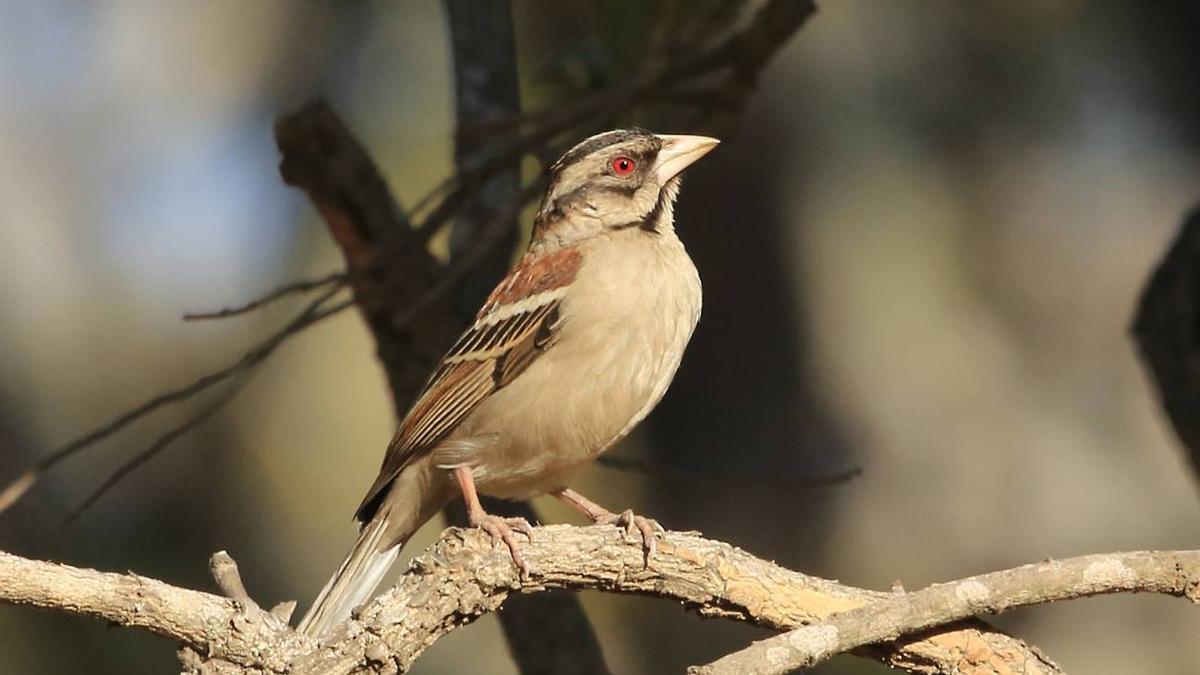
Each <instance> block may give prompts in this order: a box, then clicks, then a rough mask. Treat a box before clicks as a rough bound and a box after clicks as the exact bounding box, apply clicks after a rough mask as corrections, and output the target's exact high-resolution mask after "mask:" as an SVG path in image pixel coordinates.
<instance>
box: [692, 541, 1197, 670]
mask: <svg viewBox="0 0 1200 675" xmlns="http://www.w3.org/2000/svg"><path fill="white" fill-rule="evenodd" d="M1130 592H1149V593H1163V594H1166V595H1174V596H1179V597H1185V598H1187V599H1188V600H1190V601H1192V602H1193V603H1198V604H1200V551H1137V552H1133V553H1111V554H1102V555H1088V556H1081V557H1078V558H1070V559H1067V560H1047V561H1045V562H1040V563H1035V564H1032V565H1025V566H1024V567H1017V568H1015V569H1010V570H1004V571H1002V572H992V573H991V574H981V575H979V576H975V577H969V578H967V579H962V580H960V581H954V582H951V583H946V584H937V585H934V586H930V587H929V588H926V589H924V590H921V591H917V592H915V593H901V594H899V595H896V596H894V597H892V598H889V599H887V600H883V601H880V602H877V603H873V604H871V605H868V606H866V607H861V608H858V609H854V610H849V611H845V612H840V613H838V614H835V615H833V616H832V617H830V618H829V619H828V620H826V621H822V622H821V623H817V624H814V625H811V626H805V627H803V628H798V629H796V630H794V631H791V632H789V633H785V634H783V635H778V636H775V637H772V638H768V639H766V640H762V641H760V642H756V643H754V644H753V645H751V646H750V647H747V648H746V649H743V650H741V651H739V652H735V653H733V654H729V655H727V656H724V657H722V658H720V659H718V660H716V661H714V662H712V663H710V664H708V665H706V666H701V667H697V668H691V669H689V673H693V674H694V675H782V674H783V673H789V672H791V671H793V670H797V669H800V668H808V667H811V666H814V665H816V664H818V663H820V662H822V661H824V660H826V659H828V658H829V657H831V656H834V655H835V654H841V653H843V652H848V651H852V650H854V649H856V648H858V647H862V646H864V645H868V644H874V643H879V642H890V641H893V640H896V639H898V638H900V637H902V636H905V635H911V634H913V633H917V632H919V631H923V630H927V629H929V628H935V627H937V626H944V625H946V624H948V623H951V622H954V621H961V620H962V619H965V618H967V617H971V616H977V615H980V614H999V613H1000V612H1006V611H1008V610H1010V609H1016V608H1019V607H1028V606H1030V605H1041V604H1046V603H1050V602H1057V601H1059V600H1073V599H1075V598H1085V597H1089V596H1093V595H1103V594H1108V593H1130Z"/></svg>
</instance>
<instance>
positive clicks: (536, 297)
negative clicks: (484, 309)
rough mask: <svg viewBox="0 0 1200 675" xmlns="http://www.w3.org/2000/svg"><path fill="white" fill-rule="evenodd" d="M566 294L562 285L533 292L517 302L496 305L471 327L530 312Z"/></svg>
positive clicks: (481, 326)
mask: <svg viewBox="0 0 1200 675" xmlns="http://www.w3.org/2000/svg"><path fill="white" fill-rule="evenodd" d="M566 294H567V287H566V286H563V287H562V288H554V289H551V290H548V291H542V292H541V293H535V294H533V295H531V296H529V297H528V298H523V299H521V300H518V301H517V302H513V303H509V304H507V305H498V306H497V307H496V308H495V309H493V310H492V311H490V312H488V313H487V315H485V316H483V317H482V318H480V319H479V320H478V321H476V322H475V325H474V326H473V328H484V327H487V326H492V325H495V324H497V323H499V322H501V321H504V320H505V319H507V318H510V317H513V316H516V315H517V314H524V313H525V312H531V311H533V310H535V309H537V308H539V307H543V306H545V305H548V304H550V303H552V302H554V301H555V300H559V299H561V298H562V297H563V296H565V295H566Z"/></svg>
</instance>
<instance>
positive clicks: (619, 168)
mask: <svg viewBox="0 0 1200 675" xmlns="http://www.w3.org/2000/svg"><path fill="white" fill-rule="evenodd" d="M636 166H637V164H636V163H635V162H634V161H633V160H632V159H630V158H628V157H624V156H621V157H618V158H616V159H614V160H613V161H612V170H613V173H615V174H617V175H618V176H628V175H629V174H631V173H633V169H634V167H636Z"/></svg>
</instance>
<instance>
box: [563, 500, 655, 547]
mask: <svg viewBox="0 0 1200 675" xmlns="http://www.w3.org/2000/svg"><path fill="white" fill-rule="evenodd" d="M554 496H555V497H558V498H559V499H561V500H563V501H564V502H566V503H567V504H570V505H571V506H572V507H573V508H575V510H577V511H579V512H580V513H582V514H583V515H585V516H587V517H588V518H590V519H591V520H592V522H594V523H597V524H600V525H616V526H617V527H623V528H624V529H625V532H626V534H629V535H632V534H633V531H634V529H637V530H638V531H639V532H640V533H641V535H642V546H643V547H644V548H645V551H646V564H647V565H648V564H650V560H651V559H652V558H653V557H654V554H655V553H656V552H657V551H658V540H659V538H660V537H661V536H662V535H663V533H664V532H665V530H663V527H662V525H659V524H658V521H656V520H653V519H651V518H646V517H644V516H639V515H637V514H635V513H634V512H633V511H632V510H630V509H625V510H624V511H622V512H621V513H613V512H612V511H609V510H608V509H606V508H604V507H603V506H600V505H599V504H597V503H596V502H594V501H592V500H590V499H588V498H587V497H584V496H583V495H581V494H579V493H578V492H576V491H574V490H572V489H570V488H563V489H561V490H559V491H557V492H555V493H554Z"/></svg>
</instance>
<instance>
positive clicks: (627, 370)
mask: <svg viewBox="0 0 1200 675" xmlns="http://www.w3.org/2000/svg"><path fill="white" fill-rule="evenodd" d="M693 278H694V277H693ZM693 278H689V279H688V281H689V282H691V281H692V279H693ZM651 288H653V287H652V286H651ZM672 290H675V292H671V291H672ZM699 294H700V291H699V282H698V280H696V281H695V282H694V285H693V284H692V283H689V284H687V285H685V286H681V287H680V288H678V289H669V288H668V289H665V290H664V289H663V287H661V286H660V287H658V288H656V289H655V291H654V292H652V293H647V294H646V296H644V297H640V298H634V299H633V300H630V298H628V297H626V298H625V299H624V301H625V303H626V304H625V306H624V307H623V309H624V310H625V311H616V310H615V309H614V308H613V307H603V306H597V304H596V303H588V306H589V308H595V311H596V314H595V315H594V316H585V315H580V314H578V313H572V312H568V313H567V317H566V323H565V325H564V326H563V329H562V333H561V334H560V337H559V340H558V341H557V342H556V343H555V344H554V346H553V347H552V348H551V349H549V350H548V351H547V353H546V354H545V355H543V356H542V357H541V358H539V359H538V360H536V361H535V362H534V363H532V364H531V365H530V366H529V369H528V370H526V371H525V372H524V373H522V374H521V375H520V376H519V377H517V378H516V379H515V380H514V381H513V382H512V383H511V384H510V385H509V386H507V387H505V388H503V389H500V390H498V391H497V392H495V393H494V394H493V395H492V396H491V397H489V398H488V400H487V401H485V402H484V403H482V404H481V405H480V406H479V408H477V409H476V410H475V411H474V412H473V413H472V414H471V415H470V416H469V418H468V420H465V421H464V424H463V425H462V426H461V427H460V429H459V430H458V431H457V432H456V433H455V434H454V436H453V437H454V438H474V439H480V441H481V442H479V443H478V450H477V451H476V452H475V453H474V455H473V457H470V458H467V459H466V461H464V462H463V463H469V464H470V465H471V466H472V467H473V470H474V473H475V478H476V484H477V485H478V487H479V490H480V492H482V493H484V494H488V495H492V496H496V497H502V498H508V499H524V498H528V497H530V496H534V495H538V494H544V493H546V492H549V491H552V490H555V489H559V488H562V487H565V486H566V484H567V482H568V481H569V480H570V478H571V476H572V475H573V474H574V473H575V472H577V471H578V470H579V469H581V468H582V467H583V466H585V465H586V464H587V463H588V462H590V461H591V460H593V459H595V457H596V456H598V455H599V454H600V453H601V452H603V451H604V450H606V449H607V448H608V447H609V446H611V445H612V444H613V443H615V442H616V441H617V440H619V439H620V438H621V437H622V436H624V435H625V434H626V433H628V432H629V431H630V430H631V429H632V428H633V426H634V425H636V424H637V423H638V422H639V421H641V419H642V418H644V417H645V416H646V415H647V414H648V413H649V412H650V410H651V409H653V407H654V406H655V404H657V403H658V401H659V399H660V398H662V396H663V394H664V393H665V392H666V389H667V386H668V385H669V384H670V382H671V379H672V377H673V376H674V374H675V370H676V369H677V368H678V366H679V362H680V359H681V357H682V355H683V350H684V347H685V346H686V344H687V341H688V339H689V338H690V336H691V333H692V329H693V328H694V327H695V324H696V319H697V318H698V316H699V311H700V307H699V302H700V297H699ZM639 301H640V302H643V303H646V304H644V305H642V306H641V307H640V308H639V309H638V311H628V310H629V303H630V302H639ZM681 305H682V306H683V311H680V306H681Z"/></svg>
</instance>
